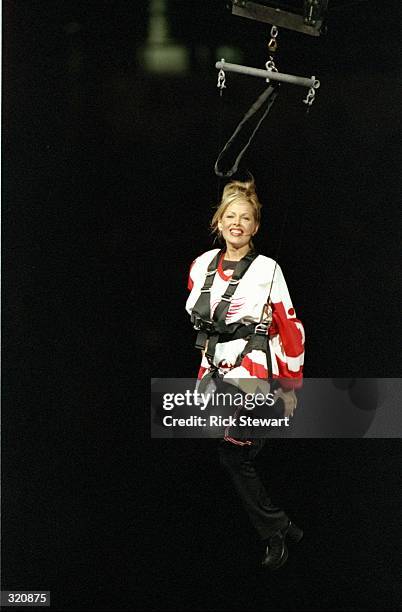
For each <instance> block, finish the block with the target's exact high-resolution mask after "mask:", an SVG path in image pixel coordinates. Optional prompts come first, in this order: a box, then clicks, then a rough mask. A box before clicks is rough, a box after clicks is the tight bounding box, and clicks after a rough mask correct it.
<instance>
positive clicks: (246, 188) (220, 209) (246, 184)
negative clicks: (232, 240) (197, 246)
mask: <svg viewBox="0 0 402 612" xmlns="http://www.w3.org/2000/svg"><path fill="white" fill-rule="evenodd" d="M236 202H239V203H244V202H247V203H248V204H250V205H251V207H252V209H253V214H254V220H255V222H256V223H258V225H259V224H260V221H261V208H262V206H261V203H260V201H259V199H258V196H257V192H256V190H255V182H254V179H251V180H248V181H230V183H228V184H227V185H225V188H224V190H223V194H222V199H221V201H220V203H219V204H218V206H217V209H216V211H215V214H214V216H213V217H212V221H211V233H212V234H216V235H217V236H218V237H219V238H220V237H221V235H220V231H219V229H218V222H219V221H220V220H221V219H222V217H223V215H224V214H225V211H226V209H227V207H228V206H229V205H230V204H234V203H236ZM250 244H251V246H253V245H252V242H251V241H250Z"/></svg>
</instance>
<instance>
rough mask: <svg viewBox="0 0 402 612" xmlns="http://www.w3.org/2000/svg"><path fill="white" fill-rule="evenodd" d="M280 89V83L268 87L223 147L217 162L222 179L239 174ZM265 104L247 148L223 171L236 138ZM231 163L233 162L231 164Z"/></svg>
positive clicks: (217, 172) (217, 171)
mask: <svg viewBox="0 0 402 612" xmlns="http://www.w3.org/2000/svg"><path fill="white" fill-rule="evenodd" d="M278 88H279V84H278V83H276V84H275V85H270V86H269V87H267V89H266V90H265V91H264V92H263V93H262V94H261V95H260V96H259V97H258V98H257V100H256V101H255V102H254V103H253V104H252V105H251V107H250V108H249V109H248V111H247V113H246V114H245V115H244V117H243V119H242V120H241V121H240V123H239V125H238V126H237V128H236V129H235V131H234V132H233V134H232V136H231V137H230V138H229V140H228V141H227V143H226V144H225V146H224V147H223V149H222V151H221V152H220V153H219V156H218V159H217V160H216V162H215V174H216V175H217V176H220V177H230V176H233V174H235V172H237V169H238V167H239V163H240V160H241V158H242V157H243V155H244V153H245V152H246V151H247V149H248V147H249V146H250V144H251V141H252V140H253V138H254V136H255V135H256V133H257V131H258V129H259V127H260V125H261V123H262V122H263V121H264V119H265V117H266V116H267V115H268V113H269V111H270V110H271V107H272V105H273V103H274V102H275V99H276V97H277V95H278ZM265 102H267V108H266V109H265V111H264V113H263V115H262V117H261V118H260V120H259V121H258V123H257V125H256V127H255V128H254V130H253V131H252V133H251V135H250V137H249V139H248V141H247V142H246V144H245V146H244V147H243V148H242V149H241V151H240V153H239V154H238V156H237V157H236V159H235V161H234V163H233V165H232V166H231V167H230V168H229V169H228V170H225V169H223V168H222V161H223V158H224V156H225V154H229V153H230V151H231V148H232V147H233V144H234V142H235V140H236V136H237V135H238V134H240V132H241V130H242V128H243V126H245V125H246V124H247V122H248V121H249V120H250V119H251V118H252V117H253V116H254V115H255V114H256V113H257V112H258V111H259V110H260V108H261V107H262V106H263V104H264V103H265ZM246 137H247V136H246ZM229 163H231V162H229Z"/></svg>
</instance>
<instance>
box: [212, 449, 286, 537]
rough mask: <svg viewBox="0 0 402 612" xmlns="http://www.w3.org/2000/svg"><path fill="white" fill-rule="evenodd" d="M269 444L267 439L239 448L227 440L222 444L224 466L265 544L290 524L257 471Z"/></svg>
mask: <svg viewBox="0 0 402 612" xmlns="http://www.w3.org/2000/svg"><path fill="white" fill-rule="evenodd" d="M265 441H266V440H265V438H257V439H253V440H252V442H253V444H252V445H245V446H237V445H235V444H232V443H231V442H226V441H225V440H221V441H220V442H219V459H220V463H221V465H222V467H223V468H224V469H225V470H227V472H228V473H229V476H230V478H231V480H232V482H233V484H234V486H235V489H236V491H237V493H238V495H239V497H240V499H241V501H242V503H243V506H244V508H245V510H246V512H247V514H248V516H249V517H250V520H251V523H252V524H253V525H254V527H255V528H256V530H257V532H258V534H259V536H260V538H261V540H265V539H267V538H269V537H270V536H271V535H272V534H273V533H275V531H277V530H278V529H281V528H282V527H285V526H286V525H287V523H288V517H287V516H286V514H285V512H284V511H283V510H281V509H280V508H277V507H275V506H274V505H273V504H272V503H271V500H270V499H269V497H268V494H267V492H266V490H265V487H264V485H263V483H262V482H261V480H260V477H259V476H258V473H257V471H256V469H255V465H254V459H255V458H256V456H257V455H258V453H259V452H260V450H261V449H262V448H263V447H264V444H265Z"/></svg>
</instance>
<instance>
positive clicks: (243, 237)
mask: <svg viewBox="0 0 402 612" xmlns="http://www.w3.org/2000/svg"><path fill="white" fill-rule="evenodd" d="M218 229H219V231H220V232H222V236H223V239H224V240H225V241H226V244H228V245H230V246H232V247H234V248H236V249H239V248H241V247H244V246H246V245H247V244H248V243H249V242H250V240H251V238H252V237H253V236H254V234H256V233H257V230H258V223H257V222H256V220H255V218H254V211H253V207H252V206H251V204H249V203H248V202H234V203H233V204H229V206H228V207H227V209H226V210H225V212H224V213H223V215H222V217H221V219H220V220H219V221H218Z"/></svg>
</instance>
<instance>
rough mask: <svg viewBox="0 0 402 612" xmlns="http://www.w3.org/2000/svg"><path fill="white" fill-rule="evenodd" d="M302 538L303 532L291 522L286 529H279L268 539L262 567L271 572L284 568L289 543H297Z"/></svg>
mask: <svg viewBox="0 0 402 612" xmlns="http://www.w3.org/2000/svg"><path fill="white" fill-rule="evenodd" d="M302 537H303V531H302V530H301V529H300V528H299V527H297V526H296V525H294V524H293V523H292V522H291V521H289V523H288V525H287V526H286V527H284V528H283V529H279V530H278V531H277V532H275V533H274V534H273V535H272V536H271V537H270V538H269V539H268V541H267V546H266V549H265V556H264V559H263V560H262V566H263V567H267V568H269V569H271V570H275V569H278V568H280V567H282V565H284V563H286V561H287V558H288V555H289V553H288V547H287V542H291V543H297V542H300V540H301V539H302Z"/></svg>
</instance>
